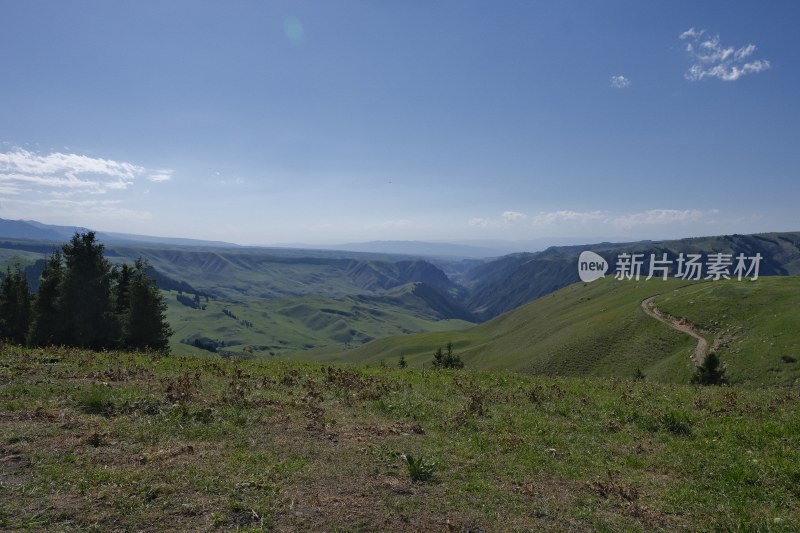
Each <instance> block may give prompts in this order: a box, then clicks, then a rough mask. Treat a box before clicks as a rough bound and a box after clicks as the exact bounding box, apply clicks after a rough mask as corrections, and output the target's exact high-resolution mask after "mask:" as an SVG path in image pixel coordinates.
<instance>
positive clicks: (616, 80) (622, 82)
mask: <svg viewBox="0 0 800 533" xmlns="http://www.w3.org/2000/svg"><path fill="white" fill-rule="evenodd" d="M630 84H631V80H629V79H628V78H626V77H625V76H611V86H612V87H614V88H615V89H624V88H626V87H629V86H630Z"/></svg>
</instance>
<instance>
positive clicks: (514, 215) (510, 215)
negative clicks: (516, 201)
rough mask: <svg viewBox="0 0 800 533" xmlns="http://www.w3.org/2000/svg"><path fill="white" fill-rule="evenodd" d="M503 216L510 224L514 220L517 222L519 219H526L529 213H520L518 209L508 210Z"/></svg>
mask: <svg viewBox="0 0 800 533" xmlns="http://www.w3.org/2000/svg"><path fill="white" fill-rule="evenodd" d="M501 216H502V217H503V220H505V221H506V223H509V224H510V223H512V222H517V221H518V220H524V219H526V218H528V215H526V214H525V213H519V212H517V211H506V212H504V213H503V214H502V215H501Z"/></svg>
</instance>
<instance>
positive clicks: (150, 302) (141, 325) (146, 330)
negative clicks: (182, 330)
mask: <svg viewBox="0 0 800 533" xmlns="http://www.w3.org/2000/svg"><path fill="white" fill-rule="evenodd" d="M148 268H149V267H148V265H147V263H146V262H144V261H142V260H141V259H139V260H137V261H136V263H135V265H134V267H133V268H132V269H130V278H129V287H128V304H127V308H126V309H125V312H124V314H123V315H121V317H120V319H121V323H122V332H123V339H124V341H123V342H124V344H125V346H126V347H127V348H132V349H139V350H144V349H150V350H156V351H159V352H163V353H169V337H170V336H171V335H172V333H173V331H172V328H170V326H169V323H167V319H166V312H167V304H166V302H165V301H164V298H163V297H162V295H161V292H160V291H159V290H158V286H157V285H156V282H155V280H153V278H151V277H149V276H148V275H147V271H148Z"/></svg>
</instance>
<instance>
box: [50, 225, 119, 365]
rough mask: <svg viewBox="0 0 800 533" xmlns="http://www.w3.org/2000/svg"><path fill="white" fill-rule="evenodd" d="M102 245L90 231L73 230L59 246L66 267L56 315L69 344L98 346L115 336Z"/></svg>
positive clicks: (108, 273)
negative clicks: (60, 246) (65, 242)
mask: <svg viewBox="0 0 800 533" xmlns="http://www.w3.org/2000/svg"><path fill="white" fill-rule="evenodd" d="M103 249H104V247H103V245H102V244H100V243H98V242H97V241H96V240H95V233H94V232H93V231H90V232H87V233H81V234H78V233H76V234H75V235H74V236H73V237H72V239H71V240H70V242H69V243H68V244H65V245H64V247H63V252H64V260H65V263H66V269H65V272H64V279H63V282H62V293H61V301H60V305H59V315H60V317H61V319H62V321H63V325H64V342H65V344H67V345H69V346H77V347H81V348H90V349H93V350H101V349H103V348H110V347H112V346H113V344H114V342H115V341H116V340H117V339H118V338H119V324H118V322H117V317H116V315H115V314H114V309H113V304H112V300H111V281H112V276H111V265H110V263H109V262H108V260H107V259H106V258H105V257H103Z"/></svg>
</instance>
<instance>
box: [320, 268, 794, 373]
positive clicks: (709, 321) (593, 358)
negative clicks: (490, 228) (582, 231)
mask: <svg viewBox="0 0 800 533" xmlns="http://www.w3.org/2000/svg"><path fill="white" fill-rule="evenodd" d="M653 295H657V296H656V298H655V300H654V302H655V305H656V307H657V308H658V309H660V310H662V311H663V312H665V313H668V314H670V315H673V316H675V317H683V318H685V319H687V320H688V321H690V322H691V323H694V324H696V326H697V327H698V328H700V330H701V334H702V335H703V336H705V337H706V338H707V339H708V341H709V345H713V346H715V349H716V350H717V353H718V355H719V356H720V357H721V359H722V361H723V362H724V363H725V365H726V366H727V369H728V375H729V377H730V378H731V380H732V381H733V382H753V383H760V384H778V385H787V384H793V383H796V382H797V380H798V379H800V362H798V361H797V360H798V359H800V330H798V328H797V324H798V323H800V309H798V307H797V305H796V304H797V302H800V277H794V276H791V277H771V278H760V279H759V280H757V281H755V282H752V281H708V282H694V283H687V282H685V281H681V280H668V281H663V280H651V281H639V282H636V281H617V280H614V279H613V278H606V279H603V280H599V281H597V282H594V283H591V284H584V283H576V284H573V285H570V286H568V287H565V288H563V289H561V290H559V291H557V292H555V293H552V294H549V295H547V296H544V297H541V298H539V299H537V300H535V301H533V302H531V303H529V304H527V305H525V306H523V307H520V308H519V309H516V310H514V311H511V312H509V313H506V314H504V315H501V316H499V317H497V318H495V319H493V320H490V321H488V322H485V323H483V324H480V325H478V326H474V327H471V328H469V329H466V330H464V331H458V332H433V333H424V334H418V335H406V336H399V337H391V338H385V339H378V340H375V341H373V342H371V343H369V344H366V345H364V346H361V347H358V348H355V349H351V350H345V351H341V352H339V353H336V354H329V355H327V356H324V355H320V356H318V359H328V360H336V361H346V362H359V363H373V364H374V363H378V362H380V361H385V362H387V363H389V364H396V362H397V361H398V360H399V358H400V357H401V356H403V357H405V359H406V360H407V361H408V362H409V364H410V365H412V366H424V365H428V364H429V363H430V361H431V354H432V353H433V351H434V350H435V349H436V348H437V347H439V346H443V345H444V344H446V343H447V342H448V341H452V342H453V344H454V346H455V351H456V352H457V353H458V354H459V355H460V356H461V357H462V359H463V360H464V361H465V362H466V364H467V366H468V367H470V368H478V369H513V370H518V371H522V372H526V373H536V374H554V375H595V376H607V377H612V376H620V377H631V376H633V375H634V374H635V373H636V372H637V370H641V371H642V372H643V373H644V374H645V375H646V376H647V377H648V378H649V379H653V380H658V381H666V382H685V381H686V380H688V379H689V377H690V376H691V373H692V371H693V364H692V361H691V356H692V353H693V351H694V348H695V345H696V343H695V341H694V340H693V339H692V338H690V337H689V336H688V335H686V334H684V333H681V332H679V331H676V330H674V329H671V328H670V327H668V326H667V325H665V324H663V323H661V322H658V321H657V320H654V319H653V318H652V317H649V316H647V315H646V314H645V313H644V312H643V311H642V309H641V302H642V300H644V299H645V298H648V297H650V296H653Z"/></svg>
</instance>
